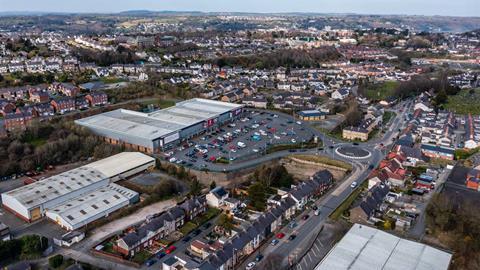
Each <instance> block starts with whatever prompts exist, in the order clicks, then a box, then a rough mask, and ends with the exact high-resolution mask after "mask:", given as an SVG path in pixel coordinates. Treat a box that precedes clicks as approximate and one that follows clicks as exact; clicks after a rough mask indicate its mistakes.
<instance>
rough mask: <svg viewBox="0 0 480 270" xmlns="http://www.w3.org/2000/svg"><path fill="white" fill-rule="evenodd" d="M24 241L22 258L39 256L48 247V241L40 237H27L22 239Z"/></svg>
mask: <svg viewBox="0 0 480 270" xmlns="http://www.w3.org/2000/svg"><path fill="white" fill-rule="evenodd" d="M20 240H21V241H22V248H21V256H22V257H23V258H29V257H32V256H38V255H39V254H40V253H41V252H43V251H44V250H45V249H46V248H47V247H48V239H47V238H45V237H43V236H38V235H25V236H23V237H22V238H20Z"/></svg>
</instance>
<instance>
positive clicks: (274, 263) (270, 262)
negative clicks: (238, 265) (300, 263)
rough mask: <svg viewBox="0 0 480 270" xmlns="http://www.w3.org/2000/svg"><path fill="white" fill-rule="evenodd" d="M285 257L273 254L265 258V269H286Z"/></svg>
mask: <svg viewBox="0 0 480 270" xmlns="http://www.w3.org/2000/svg"><path fill="white" fill-rule="evenodd" d="M282 261H283V256H281V255H280V254H277V253H271V254H269V255H268V256H267V257H266V258H265V262H264V269H265V270H281V269H284V267H283V266H282Z"/></svg>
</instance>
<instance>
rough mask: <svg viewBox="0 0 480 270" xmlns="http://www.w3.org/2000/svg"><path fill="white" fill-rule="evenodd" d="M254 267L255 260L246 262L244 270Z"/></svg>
mask: <svg viewBox="0 0 480 270" xmlns="http://www.w3.org/2000/svg"><path fill="white" fill-rule="evenodd" d="M254 267H255V262H249V263H248V264H247V267H245V269H246V270H251V269H253V268H254Z"/></svg>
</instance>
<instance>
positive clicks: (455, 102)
mask: <svg viewBox="0 0 480 270" xmlns="http://www.w3.org/2000/svg"><path fill="white" fill-rule="evenodd" d="M479 100H480V88H477V89H475V90H474V93H472V94H470V90H462V91H460V92H459V93H458V94H456V95H454V96H449V97H448V100H447V103H445V104H444V107H445V109H447V110H451V111H453V112H454V113H458V114H468V113H471V114H474V115H479V114H480V105H479V103H478V101H479Z"/></svg>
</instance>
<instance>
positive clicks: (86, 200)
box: [47, 183, 138, 228]
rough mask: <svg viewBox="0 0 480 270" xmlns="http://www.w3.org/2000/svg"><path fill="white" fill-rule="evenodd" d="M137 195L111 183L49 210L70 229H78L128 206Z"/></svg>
mask: <svg viewBox="0 0 480 270" xmlns="http://www.w3.org/2000/svg"><path fill="white" fill-rule="evenodd" d="M137 195H138V193H136V192H134V191H131V190H129V189H126V188H124V187H121V186H119V185H117V184H113V183H111V184H109V185H108V186H105V187H102V188H100V189H98V190H96V191H93V192H91V193H87V194H82V195H81V196H79V197H76V198H73V199H72V200H69V201H66V202H64V203H62V204H61V205H58V206H56V207H55V208H53V209H51V210H50V209H49V210H48V212H51V213H52V214H54V215H58V216H60V217H61V218H62V219H63V220H64V222H66V223H68V224H69V225H70V226H69V227H72V228H77V227H80V226H81V225H84V224H86V223H88V221H89V220H90V219H92V218H95V217H96V216H97V215H99V214H102V213H105V212H109V211H110V210H111V209H112V208H113V209H115V208H118V207H119V206H121V205H126V204H128V203H129V201H130V200H131V199H132V198H134V197H135V196H137ZM48 215H49V214H48V213H47V216H48Z"/></svg>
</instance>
